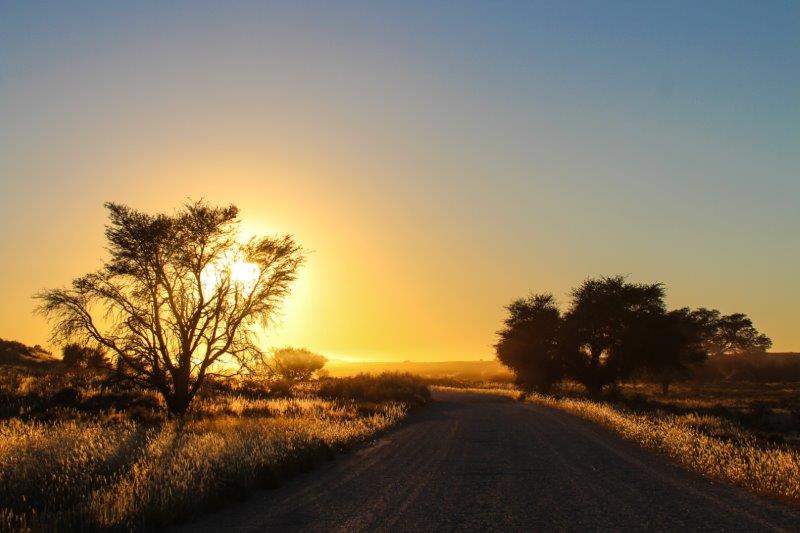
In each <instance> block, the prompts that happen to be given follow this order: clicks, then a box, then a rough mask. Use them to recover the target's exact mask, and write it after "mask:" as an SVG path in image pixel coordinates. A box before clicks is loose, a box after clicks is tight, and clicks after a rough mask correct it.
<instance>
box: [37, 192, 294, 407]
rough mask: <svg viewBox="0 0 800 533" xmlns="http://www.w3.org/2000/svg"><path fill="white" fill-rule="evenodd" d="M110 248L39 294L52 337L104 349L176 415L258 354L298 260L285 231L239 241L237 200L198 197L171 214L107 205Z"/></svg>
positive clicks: (128, 373)
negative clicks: (212, 380)
mask: <svg viewBox="0 0 800 533" xmlns="http://www.w3.org/2000/svg"><path fill="white" fill-rule="evenodd" d="M105 206H106V208H107V209H108V212H109V219H110V222H109V224H108V226H107V227H106V231H105V235H106V239H107V241H108V252H109V255H110V257H109V258H108V260H107V261H105V262H104V263H103V265H102V266H101V268H100V269H99V270H97V271H96V272H92V273H89V274H86V275H85V276H83V277H80V278H77V279H75V280H74V281H73V282H72V286H71V287H70V288H66V289H52V290H46V291H43V292H41V293H39V294H38V295H37V296H36V298H38V299H39V301H40V304H39V307H38V311H39V312H40V313H42V314H44V315H45V316H46V317H48V318H49V319H51V320H52V321H53V323H54V328H53V337H54V340H56V341H64V342H67V341H79V342H83V343H86V344H89V345H93V346H96V347H98V348H102V349H105V350H106V351H108V352H109V353H110V354H111V355H112V356H113V357H115V358H116V359H117V361H116V363H117V365H116V366H117V368H118V369H119V370H120V372H121V373H122V374H123V375H124V377H126V378H128V379H130V380H132V381H134V382H136V383H139V384H141V385H143V386H145V387H149V388H152V389H155V390H156V391H158V392H159V393H160V394H161V396H162V397H163V398H164V401H165V403H166V405H167V409H168V410H169V413H170V415H171V416H180V415H183V414H184V413H185V412H186V410H187V409H188V408H189V405H190V403H191V401H192V399H193V398H194V397H195V396H196V394H197V393H198V391H199V390H200V389H201V388H202V386H203V384H204V382H205V380H206V378H208V377H209V376H215V377H219V378H229V377H232V376H235V375H238V374H240V373H242V372H243V371H245V370H246V369H247V368H249V367H250V366H251V364H252V363H253V362H254V361H258V360H260V359H261V358H262V356H263V354H262V353H261V351H260V350H259V349H258V347H257V345H256V343H255V334H256V328H257V326H259V325H261V326H266V325H268V324H269V322H270V320H271V318H272V317H273V315H274V314H275V312H276V311H277V310H278V309H279V307H280V304H281V302H282V301H283V299H284V298H285V297H286V296H287V295H288V294H289V291H290V288H291V285H292V282H293V281H294V280H295V278H296V276H297V271H298V268H299V267H300V265H301V264H302V262H303V259H304V256H303V253H302V249H301V248H300V246H299V245H297V244H296V243H295V242H294V240H293V239H292V237H291V236H288V235H287V236H283V237H277V238H272V237H260V238H252V239H250V240H247V241H246V242H240V241H239V229H238V213H239V211H238V209H237V208H236V207H235V206H229V207H212V206H209V205H208V204H206V203H205V202H202V201H199V202H192V203H188V204H186V205H184V206H183V207H182V208H181V209H179V210H178V211H176V212H175V213H174V214H172V215H167V214H158V215H149V214H146V213H143V212H141V211H137V210H134V209H132V208H130V207H127V206H125V205H121V204H115V203H107V204H105Z"/></svg>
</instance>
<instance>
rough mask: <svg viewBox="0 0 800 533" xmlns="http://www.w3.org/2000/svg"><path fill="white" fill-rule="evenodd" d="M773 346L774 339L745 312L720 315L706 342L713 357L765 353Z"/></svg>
mask: <svg viewBox="0 0 800 533" xmlns="http://www.w3.org/2000/svg"><path fill="white" fill-rule="evenodd" d="M717 314H719V311H717ZM771 346H772V340H771V339H770V338H769V337H767V336H766V335H764V334H762V333H760V332H759V331H758V330H757V329H756V328H755V326H753V321H752V320H750V318H749V317H748V316H747V315H745V314H744V313H733V314H731V315H722V316H719V317H718V318H717V320H716V323H715V324H714V328H713V329H712V332H711V335H710V336H709V337H708V339H707V342H706V347H707V349H708V351H709V354H710V355H711V356H712V357H720V356H729V355H749V354H763V353H766V351H767V350H769V349H770V347H771Z"/></svg>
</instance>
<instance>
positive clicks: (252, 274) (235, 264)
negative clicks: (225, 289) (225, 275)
mask: <svg viewBox="0 0 800 533" xmlns="http://www.w3.org/2000/svg"><path fill="white" fill-rule="evenodd" d="M228 269H229V270H230V275H231V280H232V281H233V282H234V283H241V284H242V285H244V286H245V287H252V286H253V285H255V283H256V281H257V280H258V275H259V274H260V273H261V269H260V268H259V267H258V265H257V264H255V263H250V262H247V261H232V262H231V263H229V265H228Z"/></svg>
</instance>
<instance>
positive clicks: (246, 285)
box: [200, 257, 261, 293]
mask: <svg viewBox="0 0 800 533" xmlns="http://www.w3.org/2000/svg"><path fill="white" fill-rule="evenodd" d="M259 274H261V269H260V268H259V266H258V265H257V264H255V263H251V262H249V261H244V260H243V259H240V258H237V257H226V258H224V259H221V260H220V261H217V262H215V263H212V264H210V265H208V266H207V267H206V268H205V269H204V270H203V272H202V274H201V276H200V280H201V282H202V284H203V288H204V289H206V290H211V291H213V290H216V289H217V288H218V287H219V286H220V285H221V284H222V283H225V282H230V284H231V285H233V286H239V287H240V288H241V289H243V290H244V292H245V293H248V292H250V291H251V290H253V288H254V287H255V285H256V283H257V282H258V278H259Z"/></svg>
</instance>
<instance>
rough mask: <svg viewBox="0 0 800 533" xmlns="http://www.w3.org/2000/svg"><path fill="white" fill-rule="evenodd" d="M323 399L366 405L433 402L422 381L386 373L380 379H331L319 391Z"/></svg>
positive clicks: (369, 375)
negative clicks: (369, 403) (344, 400)
mask: <svg viewBox="0 0 800 533" xmlns="http://www.w3.org/2000/svg"><path fill="white" fill-rule="evenodd" d="M319 395H320V396H322V397H323V398H331V399H334V398H337V399H346V400H357V401H363V402H375V403H378V402H385V401H394V402H402V403H406V404H409V405H421V404H424V403H426V402H427V401H428V400H430V398H431V391H430V389H429V388H428V385H427V384H425V382H424V381H422V379H420V378H419V377H417V376H413V375H411V374H407V373H404V374H401V373H398V372H383V373H382V374H378V375H377V376H373V375H371V374H358V375H356V376H352V377H345V378H329V379H326V380H324V381H323V382H322V383H321V385H320V388H319Z"/></svg>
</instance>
